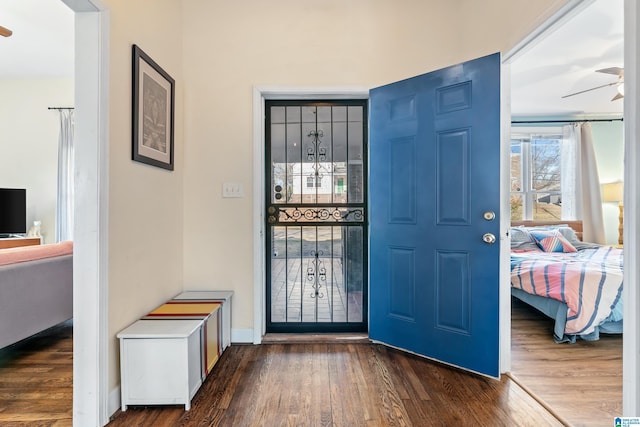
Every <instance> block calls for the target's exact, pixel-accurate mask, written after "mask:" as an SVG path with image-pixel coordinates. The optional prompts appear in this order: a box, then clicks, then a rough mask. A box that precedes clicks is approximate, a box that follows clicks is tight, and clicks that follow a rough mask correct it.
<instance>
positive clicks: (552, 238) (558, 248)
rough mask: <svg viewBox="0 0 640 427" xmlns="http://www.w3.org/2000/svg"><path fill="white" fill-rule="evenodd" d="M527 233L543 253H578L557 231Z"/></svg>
mask: <svg viewBox="0 0 640 427" xmlns="http://www.w3.org/2000/svg"><path fill="white" fill-rule="evenodd" d="M529 233H530V234H531V236H532V237H533V238H534V240H535V241H536V243H537V244H538V246H540V249H542V250H543V251H545V252H578V251H577V250H576V248H575V247H574V246H573V245H572V244H571V243H569V241H568V240H567V239H566V238H565V237H564V236H563V235H562V234H561V233H560V232H559V231H558V230H535V231H530V232H529Z"/></svg>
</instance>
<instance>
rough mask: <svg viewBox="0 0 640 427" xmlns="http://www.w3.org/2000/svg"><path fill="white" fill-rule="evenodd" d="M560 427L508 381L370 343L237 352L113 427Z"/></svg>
mask: <svg viewBox="0 0 640 427" xmlns="http://www.w3.org/2000/svg"><path fill="white" fill-rule="evenodd" d="M147 425H153V426H218V425H220V426H289V425H292V426H296V425H299V426H452V425H455V426H558V425H561V424H560V423H559V422H558V421H557V420H556V419H555V418H554V417H553V416H551V415H550V414H549V413H548V412H547V411H546V410H544V409H543V408H542V407H541V406H540V405H539V404H537V402H535V401H534V400H533V398H531V397H530V396H529V395H528V394H526V393H525V392H524V391H523V390H522V389H520V388H519V387H518V386H517V385H516V384H514V383H513V382H512V381H511V380H509V379H508V378H507V377H503V378H502V380H500V381H497V380H494V379H489V378H484V377H480V376H476V375H469V374H466V373H462V372H460V371H458V370H457V369H454V368H449V367H446V366H442V365H439V364H435V363H432V362H430V361H428V360H425V359H422V358H419V357H416V356H412V355H407V354H404V353H402V352H399V351H396V350H393V349H389V348H386V347H383V346H381V345H375V344H345V343H319V344H264V345H260V346H250V345H234V346H232V347H231V348H229V349H227V350H226V351H225V353H224V354H223V356H222V358H221V359H220V362H218V364H217V365H216V366H215V368H214V370H213V372H212V373H211V374H210V376H209V378H208V379H207V381H206V382H205V384H204V385H203V386H202V388H201V389H200V391H199V392H198V393H197V395H196V396H195V398H194V400H193V402H192V407H191V410H190V411H189V412H185V411H184V410H183V408H182V407H173V408H167V407H163V408H156V407H137V408H136V407H132V408H130V409H128V410H127V411H126V412H124V413H118V414H116V416H115V418H114V420H113V421H112V422H111V423H110V424H109V426H112V427H114V426H127V427H129V426H147Z"/></svg>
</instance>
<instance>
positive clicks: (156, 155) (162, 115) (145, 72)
mask: <svg viewBox="0 0 640 427" xmlns="http://www.w3.org/2000/svg"><path fill="white" fill-rule="evenodd" d="M132 53H133V55H132V56H133V85H132V89H133V93H132V95H133V96H132V100H133V105H132V107H133V108H132V113H133V117H132V131H133V132H132V133H133V135H132V145H133V147H132V160H134V161H137V162H141V163H146V164H148V165H152V166H157V167H159V168H163V169H167V170H173V158H174V156H173V151H174V146H173V144H174V143H173V141H174V103H175V81H174V80H173V78H172V77H171V76H170V75H169V74H168V73H167V72H166V71H164V70H163V69H162V67H160V66H159V65H158V64H157V63H156V62H155V61H154V60H153V59H151V57H149V55H147V54H146V53H145V52H144V51H143V50H142V49H140V47H139V46H137V45H135V44H134V45H133V50H132Z"/></svg>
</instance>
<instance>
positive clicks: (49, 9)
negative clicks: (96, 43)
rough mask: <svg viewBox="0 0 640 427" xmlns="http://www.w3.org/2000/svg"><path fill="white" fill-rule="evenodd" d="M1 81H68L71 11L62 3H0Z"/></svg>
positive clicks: (40, 0)
mask: <svg viewBox="0 0 640 427" xmlns="http://www.w3.org/2000/svg"><path fill="white" fill-rule="evenodd" d="M0 25H2V26H3V27H6V28H8V29H10V30H11V31H13V35H12V36H11V37H6V38H5V37H0V58H3V60H2V61H0V78H2V79H15V78H65V77H66V78H70V77H73V67H74V55H73V50H74V30H73V27H74V12H73V11H72V10H71V9H69V7H68V6H67V5H65V4H64V3H63V2H62V1H61V0H1V1H0Z"/></svg>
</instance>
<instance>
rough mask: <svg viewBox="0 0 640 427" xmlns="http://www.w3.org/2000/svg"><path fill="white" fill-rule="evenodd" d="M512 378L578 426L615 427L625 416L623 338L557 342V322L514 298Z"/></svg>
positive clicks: (605, 336) (619, 336) (602, 335)
mask: <svg viewBox="0 0 640 427" xmlns="http://www.w3.org/2000/svg"><path fill="white" fill-rule="evenodd" d="M511 309H512V315H511V319H512V329H511V330H512V333H511V340H512V342H511V355H512V375H513V376H514V377H516V378H517V379H518V380H519V381H520V382H521V383H523V384H524V385H525V386H526V387H528V388H529V389H530V390H531V391H532V392H534V393H535V394H536V395H537V396H538V397H539V398H541V399H542V400H543V401H544V402H545V403H547V404H548V405H549V406H551V407H552V408H553V409H554V410H555V411H556V412H557V414H558V415H560V416H561V417H562V418H564V419H565V420H566V421H568V422H569V423H571V425H574V426H606V425H613V418H614V417H615V416H621V415H622V335H606V334H601V335H600V340H599V341H593V342H589V341H583V340H578V341H577V342H576V343H575V344H556V343H555V342H554V341H553V321H552V320H551V319H549V318H548V317H546V316H545V315H543V314H541V313H540V312H538V311H537V310H535V309H534V308H531V307H530V306H528V305H526V304H525V303H523V302H521V301H519V300H517V299H512V304H511Z"/></svg>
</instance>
